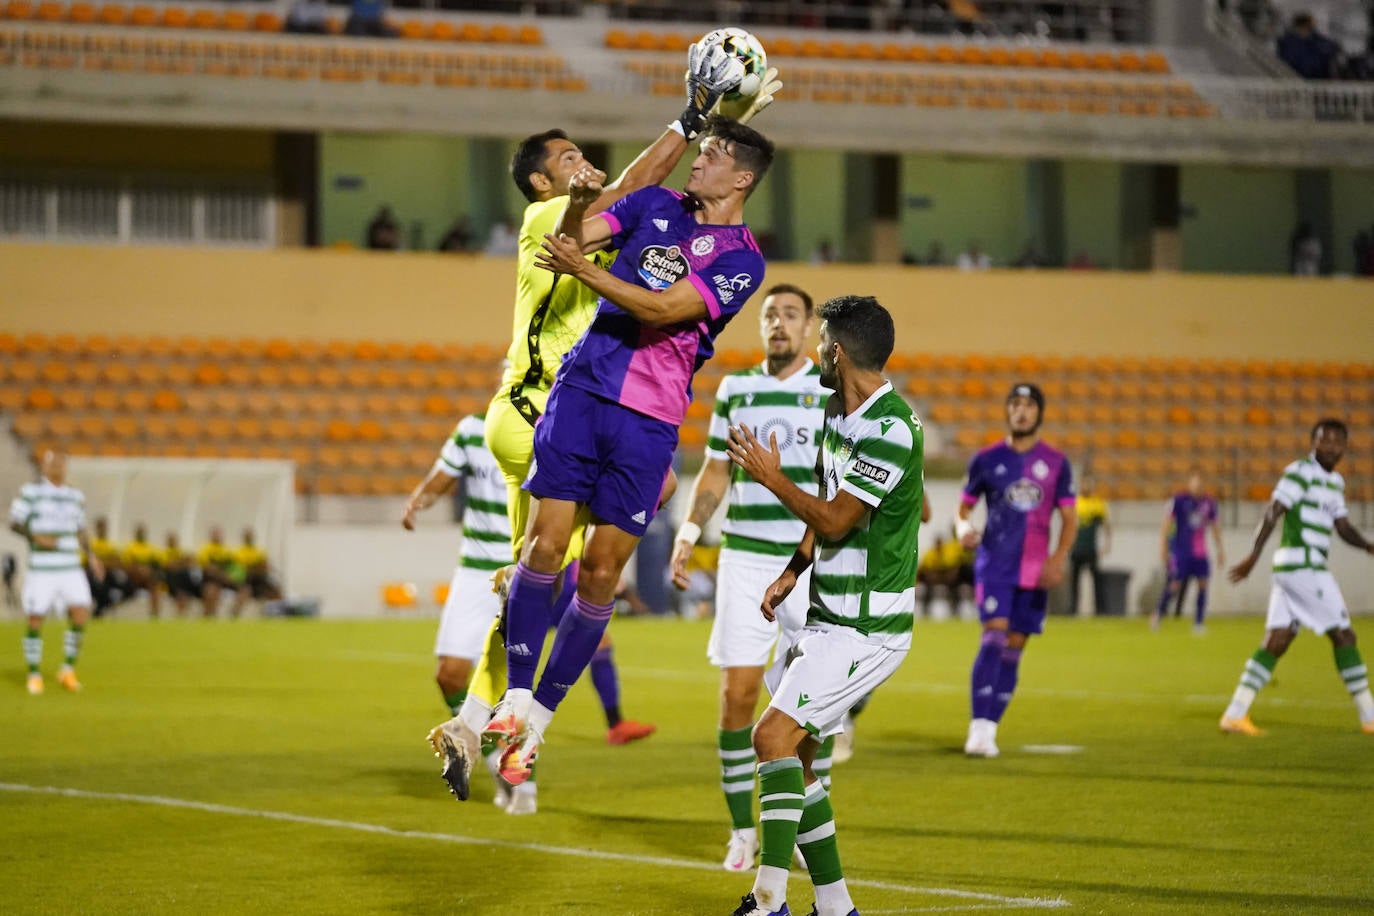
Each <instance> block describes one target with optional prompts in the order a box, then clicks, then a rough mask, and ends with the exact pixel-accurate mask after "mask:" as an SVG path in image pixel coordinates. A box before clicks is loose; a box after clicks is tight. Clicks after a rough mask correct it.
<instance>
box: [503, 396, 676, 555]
mask: <svg viewBox="0 0 1374 916" xmlns="http://www.w3.org/2000/svg"><path fill="white" fill-rule="evenodd" d="M676 449H677V427H676V426H673V425H672V424H670V423H665V422H664V421H662V420H655V419H653V418H652V417H646V416H644V414H642V413H636V412H635V411H633V410H630V409H629V408H628V407H622V406H621V405H619V404H616V403H614V402H612V401H607V400H605V399H603V398H599V397H597V396H596V395H594V394H592V393H590V392H588V391H584V390H582V389H581V388H575V387H573V386H571V385H561V384H557V383H555V384H554V386H553V390H552V391H550V392H549V403H548V406H547V407H546V408H545V409H544V415H543V416H541V417H540V418H539V422H538V423H537V424H536V425H535V427H534V460H533V461H532V462H531V463H530V473H529V476H528V477H526V478H525V483H524V488H525V489H526V490H528V491H529V492H530V494H531V495H533V496H536V497H538V498H539V499H565V500H568V501H569V502H577V503H585V504H586V505H587V506H588V507H590V508H591V511H592V515H593V516H595V518H596V519H597V520H598V521H602V522H608V523H610V524H612V525H615V526H616V527H617V528H619V529H620V530H621V531H625V532H627V533H629V534H633V535H634V536H635V537H643V536H644V532H645V530H646V529H648V527H649V522H651V521H653V518H654V514H655V513H656V512H658V501H659V497H660V495H661V494H662V492H663V480H664V478H665V477H667V475H668V471H669V469H670V468H672V466H673V452H674V451H675V450H676Z"/></svg>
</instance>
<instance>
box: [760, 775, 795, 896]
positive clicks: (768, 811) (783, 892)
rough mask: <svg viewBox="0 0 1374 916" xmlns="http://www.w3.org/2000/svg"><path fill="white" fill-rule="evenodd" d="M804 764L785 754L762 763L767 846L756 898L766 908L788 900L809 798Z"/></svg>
mask: <svg viewBox="0 0 1374 916" xmlns="http://www.w3.org/2000/svg"><path fill="white" fill-rule="evenodd" d="M805 798H806V795H805V788H804V786H803V779H802V764H801V761H800V760H799V759H797V758H796V757H782V758H780V759H778V760H769V761H768V762H767V763H761V764H759V833H760V834H762V840H763V848H762V850H761V851H760V853H759V870H758V874H757V875H756V876H755V877H754V899H755V900H757V901H758V903H759V905H760V906H762V907H763V908H764V909H765V910H767V911H769V912H773V911H776V910H779V909H781V908H782V905H783V903H784V902H786V900H787V869H788V867H789V866H790V865H791V864H792V849H793V847H795V846H796V845H797V825H798V824H799V823H800V822H801V817H802V805H803V803H804V801H805Z"/></svg>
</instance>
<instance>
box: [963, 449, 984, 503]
mask: <svg viewBox="0 0 1374 916" xmlns="http://www.w3.org/2000/svg"><path fill="white" fill-rule="evenodd" d="M986 489H987V487H986V484H985V482H984V481H983V456H982V455H981V454H978V455H974V456H973V458H972V460H970V461H969V463H968V473H967V474H965V475H964V489H963V492H961V493H960V494H959V501H960V502H962V503H963V504H964V505H966V506H972V505H974V504H975V503H977V502H978V497H980V496H982V495H983V493H984V492H985V491H986Z"/></svg>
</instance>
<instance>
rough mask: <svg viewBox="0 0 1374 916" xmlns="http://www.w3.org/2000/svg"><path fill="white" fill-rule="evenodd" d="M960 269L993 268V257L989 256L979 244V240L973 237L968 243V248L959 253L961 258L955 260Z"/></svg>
mask: <svg viewBox="0 0 1374 916" xmlns="http://www.w3.org/2000/svg"><path fill="white" fill-rule="evenodd" d="M955 264H956V266H957V267H958V268H959V269H960V270H990V269H992V258H990V257H988V256H987V253H986V252H984V251H983V249H982V248H981V247H979V245H978V240H977V239H973V240H971V241H970V242H969V243H968V248H967V249H965V250H964V251H963V253H961V254H960V255H959V260H958V261H956V262H955Z"/></svg>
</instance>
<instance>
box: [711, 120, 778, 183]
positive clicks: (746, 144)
mask: <svg viewBox="0 0 1374 916" xmlns="http://www.w3.org/2000/svg"><path fill="white" fill-rule="evenodd" d="M707 137H715V138H717V139H718V140H724V141H725V142H726V143H728V144H729V145H730V154H731V155H732V156H734V157H735V170H736V171H740V172H753V173H754V183H753V184H751V185H750V186H749V190H748V191H746V192H745V196H746V197H748V196H749V195H750V194H753V193H754V191H755V190H756V189H757V188H758V186H759V182H761V181H763V176H764V175H766V174H767V173H768V167H769V166H770V165H772V164H773V141H771V140H769V139H768V138H767V137H765V136H764V135H763V134H761V133H759V132H758V131H756V130H754V129H753V128H752V127H746V126H745V125H743V124H741V123H740V122H738V121H736V120H734V119H733V118H727V117H725V115H721V114H713V115H710V116H709V117H707V119H706V126H705V129H704V130H702V132H701V139H702V140H703V141H704V140H705V139H706V138H707Z"/></svg>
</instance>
